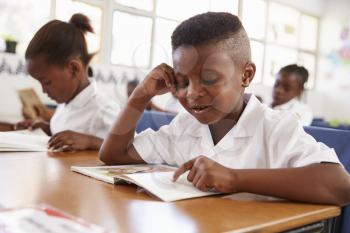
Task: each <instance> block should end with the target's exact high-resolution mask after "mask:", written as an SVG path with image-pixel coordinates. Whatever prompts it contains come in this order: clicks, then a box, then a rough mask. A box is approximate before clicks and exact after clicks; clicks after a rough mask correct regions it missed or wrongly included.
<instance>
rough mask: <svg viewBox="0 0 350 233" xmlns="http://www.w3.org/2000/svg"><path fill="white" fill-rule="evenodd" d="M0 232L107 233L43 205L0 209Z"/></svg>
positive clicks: (95, 226)
mask: <svg viewBox="0 0 350 233" xmlns="http://www.w3.org/2000/svg"><path fill="white" fill-rule="evenodd" d="M0 232H35V233H47V232H51V233H71V232H77V233H107V231H106V230H105V229H104V228H102V227H100V226H97V225H94V224H91V223H88V222H86V221H85V220H83V219H81V218H78V217H74V216H71V215H69V214H67V213H64V212H63V211H61V210H58V209H56V208H53V207H51V206H48V205H43V204H41V205H33V206H24V207H16V208H4V209H0Z"/></svg>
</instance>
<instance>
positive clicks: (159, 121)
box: [136, 110, 175, 133]
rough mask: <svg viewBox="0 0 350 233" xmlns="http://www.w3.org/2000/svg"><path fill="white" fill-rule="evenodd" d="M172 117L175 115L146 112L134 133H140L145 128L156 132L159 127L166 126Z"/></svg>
mask: <svg viewBox="0 0 350 233" xmlns="http://www.w3.org/2000/svg"><path fill="white" fill-rule="evenodd" d="M174 117H175V114H171V113H164V112H157V111H147V110H146V111H144V112H143V114H142V116H141V118H140V120H139V122H138V124H137V127H136V132H137V133H140V132H142V131H144V130H145V129H147V128H151V129H153V130H154V131H157V130H158V129H159V128H160V127H161V126H163V125H168V124H169V123H170V122H171V121H172V119H173V118H174Z"/></svg>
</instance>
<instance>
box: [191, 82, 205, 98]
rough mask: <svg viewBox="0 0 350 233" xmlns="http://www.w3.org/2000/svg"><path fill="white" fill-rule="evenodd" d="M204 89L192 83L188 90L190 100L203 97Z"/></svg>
mask: <svg viewBox="0 0 350 233" xmlns="http://www.w3.org/2000/svg"><path fill="white" fill-rule="evenodd" d="M203 92H204V90H203V87H202V86H201V85H200V84H199V83H190V84H189V85H188V89H187V97H188V98H198V97H201V96H203Z"/></svg>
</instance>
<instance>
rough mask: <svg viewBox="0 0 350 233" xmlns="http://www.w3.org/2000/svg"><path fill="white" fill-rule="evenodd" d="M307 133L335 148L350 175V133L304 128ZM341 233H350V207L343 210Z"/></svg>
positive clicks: (311, 127)
mask: <svg viewBox="0 0 350 233" xmlns="http://www.w3.org/2000/svg"><path fill="white" fill-rule="evenodd" d="M304 130H305V132H307V133H308V134H310V135H311V136H313V137H314V138H315V139H316V141H319V142H323V143H324V144H326V145H327V146H329V147H331V148H334V150H335V152H336V153H337V155H338V158H339V160H340V162H342V164H343V165H344V167H345V169H346V170H347V171H348V172H349V173H350V131H347V130H338V129H330V128H321V127H313V126H309V127H304ZM340 229H341V233H349V232H350V205H348V206H346V207H344V208H343V210H342V216H341V220H340Z"/></svg>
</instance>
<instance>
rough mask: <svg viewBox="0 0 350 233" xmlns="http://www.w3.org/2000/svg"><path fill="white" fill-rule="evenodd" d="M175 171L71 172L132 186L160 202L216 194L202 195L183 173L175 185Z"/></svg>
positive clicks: (83, 169) (151, 168) (94, 169)
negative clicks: (140, 188) (131, 184)
mask: <svg viewBox="0 0 350 233" xmlns="http://www.w3.org/2000/svg"><path fill="white" fill-rule="evenodd" d="M175 169H176V168H174V167H170V166H166V165H151V164H143V165H121V166H99V167H79V166H72V167H71V170H72V171H75V172H79V173H81V174H84V175H87V176H90V177H93V178H96V179H98V180H102V181H104V182H108V183H111V184H120V183H125V182H127V183H134V184H136V185H137V186H139V187H142V188H144V189H145V190H146V191H148V192H150V193H151V194H153V195H155V196H156V197H158V198H159V199H161V200H163V201H167V202H170V201H177V200H182V199H189V198H195V197H203V196H209V195H215V194H218V193H215V192H202V191H200V190H198V189H197V188H196V187H194V186H193V185H192V184H191V183H190V182H189V181H187V174H188V173H185V174H183V175H182V176H180V177H179V179H178V180H177V181H176V182H173V181H172V177H173V174H174V171H175Z"/></svg>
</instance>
